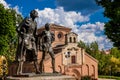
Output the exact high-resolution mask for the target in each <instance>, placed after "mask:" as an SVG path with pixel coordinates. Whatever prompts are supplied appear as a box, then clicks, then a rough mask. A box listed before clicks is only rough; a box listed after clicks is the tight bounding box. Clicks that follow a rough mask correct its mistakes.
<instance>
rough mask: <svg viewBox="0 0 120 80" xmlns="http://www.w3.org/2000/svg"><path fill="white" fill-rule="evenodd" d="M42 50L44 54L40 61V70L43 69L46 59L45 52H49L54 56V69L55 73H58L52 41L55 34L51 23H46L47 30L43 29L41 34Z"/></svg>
mask: <svg viewBox="0 0 120 80" xmlns="http://www.w3.org/2000/svg"><path fill="white" fill-rule="evenodd" d="M40 37H41V39H40V50H41V51H42V52H43V54H42V60H41V62H40V72H42V71H43V60H44V59H45V54H46V53H49V55H50V56H51V58H52V62H51V63H52V69H53V73H56V71H55V57H54V52H53V49H52V46H51V44H52V42H53V41H54V34H53V33H51V32H50V24H48V23H46V24H45V30H44V31H42V33H41V34H40Z"/></svg>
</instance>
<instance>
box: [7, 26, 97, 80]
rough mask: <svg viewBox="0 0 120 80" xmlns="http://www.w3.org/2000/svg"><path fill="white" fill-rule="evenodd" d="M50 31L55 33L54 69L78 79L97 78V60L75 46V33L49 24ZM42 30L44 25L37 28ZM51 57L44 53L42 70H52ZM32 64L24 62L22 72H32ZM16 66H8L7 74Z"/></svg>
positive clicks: (39, 58) (39, 57)
mask: <svg viewBox="0 0 120 80" xmlns="http://www.w3.org/2000/svg"><path fill="white" fill-rule="evenodd" d="M50 29H51V31H52V32H53V33H54V34H55V41H54V42H53V43H52V47H53V50H54V53H55V67H56V71H58V72H60V73H62V74H65V75H71V76H75V77H76V78H78V79H80V78H81V77H82V76H91V77H92V78H95V79H97V78H98V61H97V60H96V59H95V58H93V57H92V56H90V55H89V54H87V53H86V52H85V50H84V49H82V48H80V47H78V46H77V41H78V40H77V36H78V35H77V34H76V33H74V32H71V28H67V27H64V26H60V25H56V24H50ZM43 30H44V26H43V27H41V28H39V29H38V34H39V33H40V32H41V31H43ZM41 57H42V52H40V51H39V52H38V61H39V62H40V60H41ZM51 67H52V65H51V57H50V55H49V54H47V55H46V57H45V60H44V72H52V68H51ZM33 68H34V66H33V64H32V63H26V64H25V65H24V67H23V71H24V72H32V71H34V70H33ZM15 69H16V66H15V64H14V63H13V64H12V65H11V66H10V67H9V74H10V75H12V74H15Z"/></svg>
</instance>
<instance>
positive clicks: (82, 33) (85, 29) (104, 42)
mask: <svg viewBox="0 0 120 80" xmlns="http://www.w3.org/2000/svg"><path fill="white" fill-rule="evenodd" d="M77 33H78V35H79V36H78V39H79V40H82V41H84V42H86V43H91V42H94V41H97V43H98V44H99V49H100V50H101V49H109V48H111V47H112V43H111V42H110V40H108V39H107V38H106V36H105V35H104V23H100V22H96V23H95V24H91V23H87V24H84V25H81V26H80V28H79V30H78V32H77Z"/></svg>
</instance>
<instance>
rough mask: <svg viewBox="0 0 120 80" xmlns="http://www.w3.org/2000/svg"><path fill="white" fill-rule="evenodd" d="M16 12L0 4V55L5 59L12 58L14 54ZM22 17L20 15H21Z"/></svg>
mask: <svg viewBox="0 0 120 80" xmlns="http://www.w3.org/2000/svg"><path fill="white" fill-rule="evenodd" d="M16 14H17V13H16V12H15V11H14V10H12V9H5V8H4V6H3V5H2V4H0V55H4V56H6V58H7V59H10V60H11V59H12V57H13V56H14V54H15V48H14V47H13V46H15V45H14V43H15V42H17V40H16V41H15V39H17V36H16V22H19V20H20V19H19V20H18V21H16V20H17V19H18V18H20V17H21V16H19V17H16ZM21 19H22V17H21Z"/></svg>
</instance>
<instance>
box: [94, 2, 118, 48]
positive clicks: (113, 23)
mask: <svg viewBox="0 0 120 80" xmlns="http://www.w3.org/2000/svg"><path fill="white" fill-rule="evenodd" d="M96 2H97V3H98V5H100V6H102V7H103V8H104V9H105V11H104V16H105V17H107V18H109V21H108V22H107V23H106V24H105V34H106V35H107V37H108V38H109V39H110V40H111V41H112V42H113V44H114V46H116V47H118V48H120V45H119V44H120V38H119V37H120V1H119V0H96Z"/></svg>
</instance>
